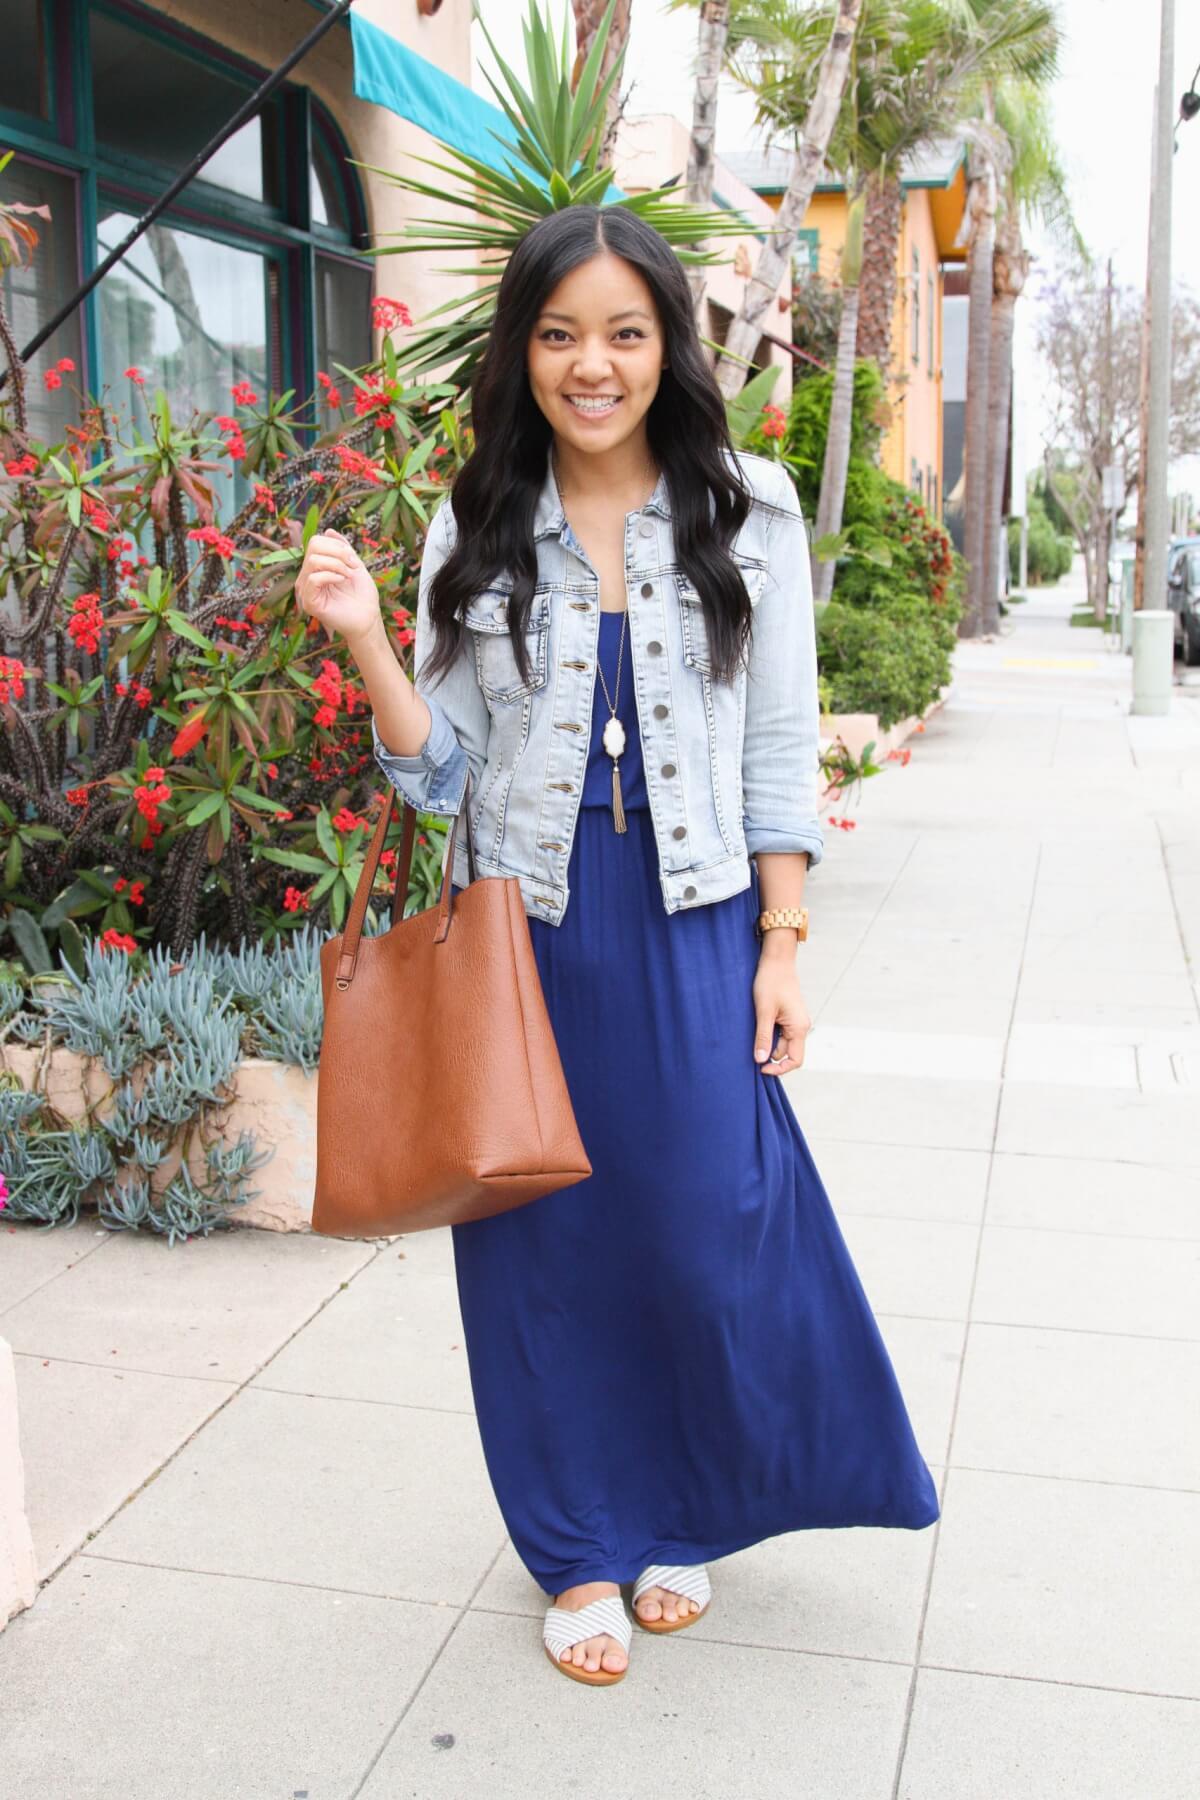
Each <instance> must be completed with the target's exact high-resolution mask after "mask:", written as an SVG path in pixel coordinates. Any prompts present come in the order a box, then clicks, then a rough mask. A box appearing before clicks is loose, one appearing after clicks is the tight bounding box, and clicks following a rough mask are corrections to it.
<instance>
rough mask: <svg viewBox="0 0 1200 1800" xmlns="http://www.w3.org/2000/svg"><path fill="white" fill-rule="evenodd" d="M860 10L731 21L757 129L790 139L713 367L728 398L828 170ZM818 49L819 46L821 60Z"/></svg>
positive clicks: (783, 4)
mask: <svg viewBox="0 0 1200 1800" xmlns="http://www.w3.org/2000/svg"><path fill="white" fill-rule="evenodd" d="M863 5H864V0H831V6H832V18H831V16H830V6H825V5H822V6H818V7H809V8H807V9H806V10H805V12H804V13H802V14H796V11H795V7H794V6H793V5H791V4H789V0H759V4H758V5H757V6H755V7H748V8H747V9H746V13H745V15H741V14H739V16H738V18H737V20H736V25H737V30H738V46H739V48H742V49H744V52H745V53H746V55H747V56H748V59H749V65H748V66H749V69H750V71H751V72H749V73H748V74H746V75H743V76H742V77H741V78H742V79H743V80H745V81H746V83H747V85H748V86H751V87H753V88H754V89H755V90H756V92H757V93H758V96H759V119H760V122H762V121H767V120H769V121H771V122H772V123H774V124H775V125H777V126H781V127H783V128H784V129H785V130H786V131H788V132H789V133H790V134H791V135H792V137H793V139H794V152H793V157H792V168H791V174H790V177H789V180H788V186H787V191H786V193H785V194H784V197H783V201H782V204H781V205H780V208H779V211H778V213H777V215H776V218H777V221H778V222H777V224H776V225H775V226H773V227H772V229H771V231H770V233H769V235H768V238H767V241H766V243H765V244H764V245H763V247H762V249H761V251H760V252H759V255H758V260H757V262H756V263H755V265H754V270H753V272H752V274H751V276H750V278H749V280H748V281H747V283H746V289H745V293H744V294H743V296H742V304H741V306H740V307H739V309H738V312H737V314H736V316H735V317H734V318H733V319H731V320H730V324H729V330H728V332H727V333H726V337H725V346H724V349H723V350H722V352H721V356H720V358H719V359H718V362H717V369H716V375H717V382H718V384H719V385H720V388H721V391H722V393H723V394H724V395H725V396H726V398H730V397H731V396H732V395H734V394H736V393H737V391H738V389H739V388H740V387H741V385H742V383H743V381H744V380H745V372H746V366H747V364H749V362H750V361H751V358H752V357H753V355H754V352H755V350H756V349H757V348H758V340H759V337H760V336H761V332H760V330H759V320H760V319H761V318H762V316H763V313H764V312H765V311H766V309H767V307H768V306H769V305H770V304H771V302H772V301H773V300H774V298H775V295H776V294H777V293H778V291H779V284H780V282H781V281H782V280H783V278H784V276H785V275H786V274H787V271H788V266H789V263H790V261H791V255H792V250H793V247H794V245H795V242H796V233H797V232H798V231H799V229H800V227H801V226H802V225H803V223H804V215H805V213H806V212H807V211H808V208H809V204H810V202H811V200H812V197H813V191H814V189H815V188H816V185H817V181H818V178H819V177H820V174H821V170H822V169H823V167H824V165H825V156H826V152H827V151H828V149H829V143H830V139H831V138H832V136H833V132H834V128H835V126H836V125H837V121H838V114H839V113H840V111H841V107H842V97H843V95H844V93H845V90H846V82H847V80H848V78H849V75H850V64H851V54H852V51H853V48H854V41H855V37H856V35H857V32H858V26H859V19H860V17H861V15H862V10H863ZM801 27H802V28H803V29H801ZM732 36H733V31H732V30H731V37H732ZM801 41H803V44H804V46H805V48H806V49H807V50H810V51H812V53H813V54H812V60H811V61H809V62H803V63H801V62H798V61H797V60H796V56H797V52H796V49H795V45H796V44H798V43H799V42H801ZM818 42H823V48H822V49H821V52H820V57H819V60H817V57H816V53H815V46H816V44H817V43H818ZM756 64H757V68H756V67H755V65H756ZM814 65H815V73H814V72H813V70H814Z"/></svg>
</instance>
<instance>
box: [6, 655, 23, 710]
mask: <svg viewBox="0 0 1200 1800" xmlns="http://www.w3.org/2000/svg"><path fill="white" fill-rule="evenodd" d="M24 695H25V664H24V663H23V662H22V661H21V659H20V657H19V656H0V706H7V705H8V703H9V700H10V699H13V700H21V699H23V698H24Z"/></svg>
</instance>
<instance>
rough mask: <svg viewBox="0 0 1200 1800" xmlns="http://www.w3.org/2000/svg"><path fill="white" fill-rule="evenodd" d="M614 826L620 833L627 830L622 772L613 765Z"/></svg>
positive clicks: (616, 765)
mask: <svg viewBox="0 0 1200 1800" xmlns="http://www.w3.org/2000/svg"><path fill="white" fill-rule="evenodd" d="M613 824H614V825H615V826H616V829H617V830H618V831H625V830H626V829H627V827H626V824H625V803H624V801H623V800H622V798H621V770H620V767H619V766H618V764H616V763H614V764H613Z"/></svg>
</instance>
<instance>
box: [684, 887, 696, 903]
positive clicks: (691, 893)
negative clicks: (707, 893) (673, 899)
mask: <svg viewBox="0 0 1200 1800" xmlns="http://www.w3.org/2000/svg"><path fill="white" fill-rule="evenodd" d="M683 897H684V899H685V900H694V899H695V898H696V890H695V888H694V887H685V888H684V890H683Z"/></svg>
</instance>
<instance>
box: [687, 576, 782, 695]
mask: <svg viewBox="0 0 1200 1800" xmlns="http://www.w3.org/2000/svg"><path fill="white" fill-rule="evenodd" d="M734 561H735V562H736V563H737V566H738V568H739V570H740V571H741V576H742V580H743V581H744V582H745V584H746V592H747V593H748V594H749V596H750V604H751V606H757V605H758V603H759V601H760V600H761V599H762V596H763V588H764V587H765V586H766V580H767V565H766V562H765V561H761V562H760V561H759V560H758V559H757V558H754V557H748V556H743V555H739V554H738V553H737V552H736V551H735V552H734ZM675 581H676V585H677V587H678V590H679V615H680V622H681V631H682V636H683V660H684V662H685V663H686V664H687V666H688V667H689V668H690V669H696V670H697V671H698V672H699V673H700V674H701V675H711V673H712V650H711V647H710V645H709V641H708V627H707V625H706V624H705V621H704V607H703V604H702V602H701V599H700V593H699V590H698V589H697V588H696V587H695V586H694V585H693V583H692V582H691V581H689V580H688V577H687V576H686V575H685V574H684V573H683V570H682V569H678V570H676V572H675Z"/></svg>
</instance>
